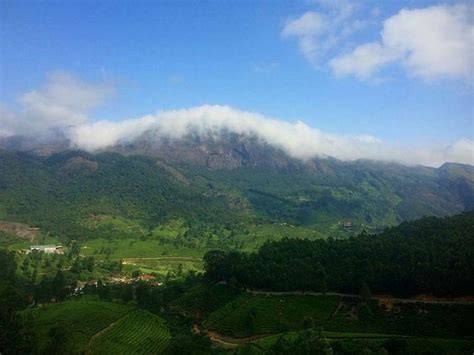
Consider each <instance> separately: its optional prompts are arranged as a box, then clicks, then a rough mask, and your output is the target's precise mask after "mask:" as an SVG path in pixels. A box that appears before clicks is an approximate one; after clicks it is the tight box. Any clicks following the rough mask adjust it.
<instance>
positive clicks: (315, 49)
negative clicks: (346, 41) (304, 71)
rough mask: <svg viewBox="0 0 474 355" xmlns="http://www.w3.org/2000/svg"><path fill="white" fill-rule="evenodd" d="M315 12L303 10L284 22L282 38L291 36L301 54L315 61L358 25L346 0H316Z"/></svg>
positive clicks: (352, 7)
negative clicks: (317, 9)
mask: <svg viewBox="0 0 474 355" xmlns="http://www.w3.org/2000/svg"><path fill="white" fill-rule="evenodd" d="M315 4H317V5H319V8H320V10H319V11H307V12H305V13H304V14H303V15H301V16H299V17H294V18H290V19H288V20H287V21H286V23H285V26H284V27H283V30H282V32H281V35H282V37H283V38H285V39H288V38H295V39H296V40H297V42H298V46H299V48H300V51H301V52H302V53H303V55H304V56H305V57H306V59H308V60H309V61H311V62H312V63H313V64H318V62H319V61H321V59H322V58H323V57H325V56H326V55H327V54H328V53H329V52H330V51H331V50H332V49H334V48H335V47H336V45H337V44H338V43H339V41H340V40H341V39H342V38H344V37H346V36H348V35H350V34H352V33H353V32H354V31H356V30H357V29H358V28H360V27H361V26H362V22H361V21H352V20H350V17H351V15H352V13H353V10H354V6H353V5H352V4H351V3H350V2H348V1H346V0H333V1H329V0H318V1H315Z"/></svg>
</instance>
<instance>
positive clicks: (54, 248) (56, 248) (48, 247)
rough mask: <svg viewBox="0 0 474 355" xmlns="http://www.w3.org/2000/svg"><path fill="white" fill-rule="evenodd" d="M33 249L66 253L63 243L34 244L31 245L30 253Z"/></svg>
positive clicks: (51, 252) (52, 252)
mask: <svg viewBox="0 0 474 355" xmlns="http://www.w3.org/2000/svg"><path fill="white" fill-rule="evenodd" d="M32 251H38V252H43V253H46V254H63V253H64V250H63V247H62V245H32V246H31V247H30V253H31V252H32Z"/></svg>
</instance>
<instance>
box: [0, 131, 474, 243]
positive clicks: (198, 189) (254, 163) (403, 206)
mask: <svg viewBox="0 0 474 355" xmlns="http://www.w3.org/2000/svg"><path fill="white" fill-rule="evenodd" d="M236 139H237V138H235V137H234V138H232V139H229V140H228V141H225V143H221V144H217V143H216V142H214V143H213V145H211V143H210V142H213V141H207V142H204V143H203V142H201V143H200V145H199V146H197V144H198V143H196V142H195V141H194V140H191V141H186V142H185V143H183V142H181V145H180V147H181V148H180V149H175V148H176V147H177V143H176V142H175V143H173V144H172V145H170V146H168V148H166V146H165V147H163V145H160V147H159V149H158V148H156V149H151V148H150V149H149V150H146V149H144V148H141V149H139V150H138V149H137V148H134V147H121V153H122V154H118V153H113V152H103V153H99V154H91V153H86V152H81V151H63V152H60V153H55V154H52V155H50V156H47V157H44V156H38V155H37V154H32V153H24V152H17V151H6V150H2V151H0V220H6V221H17V222H25V223H28V224H30V225H34V226H38V227H41V228H43V229H44V230H45V231H46V232H48V231H49V232H54V233H56V234H59V235H61V236H62V237H65V238H68V239H81V238H89V237H97V236H102V235H101V234H103V233H102V232H101V231H97V230H94V228H90V222H89V221H90V219H91V218H96V216H110V217H114V218H119V217H120V218H125V219H126V220H128V221H130V223H132V224H136V225H138V226H140V229H141V231H142V232H140V233H138V234H137V235H136V236H140V235H143V234H147V233H148V231H150V230H152V229H153V228H155V227H156V226H157V225H159V224H162V223H165V222H167V221H170V220H173V219H176V218H183V219H184V220H185V221H186V223H187V225H195V224H196V223H198V224H201V225H202V224H206V225H223V224H227V225H228V226H231V225H234V226H235V225H238V224H239V223H244V222H245V223H249V222H250V223H280V224H284V223H286V224H292V225H300V226H309V227H313V228H315V229H317V230H319V231H320V232H323V233H324V234H326V235H334V236H338V235H344V234H348V233H349V234H350V233H354V232H357V231H361V230H362V229H363V228H364V229H368V230H377V229H379V228H381V227H384V226H387V225H395V224H398V223H400V222H401V221H403V220H409V219H415V218H419V217H422V216H423V215H435V216H444V215H450V214H454V213H459V212H462V211H465V210H468V209H470V208H472V207H473V206H474V182H473V181H474V178H473V176H474V172H473V167H471V166H466V165H460V164H446V165H444V166H442V167H441V168H439V169H434V168H426V167H422V166H415V167H407V166H403V165H398V164H395V163H382V162H380V163H377V162H372V161H355V162H343V161H338V160H335V159H329V158H328V159H314V160H311V161H307V162H302V161H298V160H294V159H291V158H289V157H287V156H285V155H284V153H283V152H281V151H278V150H276V149H274V148H271V147H266V146H265V145H261V144H260V145H258V144H257V142H251V143H245V144H247V146H246V145H245V144H244V143H242V142H240V141H238V140H237V141H236ZM193 142H194V143H193ZM191 143H193V144H191ZM170 144H171V143H170ZM116 150H120V149H118V148H116ZM170 152H174V153H173V154H175V155H170V154H171V153H170ZM243 152H245V154H244V153H243ZM135 153H140V154H145V155H135ZM123 154H125V155H123ZM196 154H198V155H199V158H197V157H196ZM237 158H238V159H237ZM210 159H211V160H213V161H220V162H221V163H219V164H214V163H213V164H209V161H210ZM236 159H237V160H236ZM344 221H349V223H348V228H342V227H341V223H342V222H344ZM232 228H235V227H231V229H232Z"/></svg>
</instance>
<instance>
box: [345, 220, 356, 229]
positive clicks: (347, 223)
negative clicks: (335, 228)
mask: <svg viewBox="0 0 474 355" xmlns="http://www.w3.org/2000/svg"><path fill="white" fill-rule="evenodd" d="M342 227H343V228H344V229H352V228H354V223H353V222H352V221H351V220H350V219H349V220H346V221H343V222H342Z"/></svg>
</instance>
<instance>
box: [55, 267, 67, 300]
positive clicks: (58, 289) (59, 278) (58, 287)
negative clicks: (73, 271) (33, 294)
mask: <svg viewBox="0 0 474 355" xmlns="http://www.w3.org/2000/svg"><path fill="white" fill-rule="evenodd" d="M51 287H52V292H53V295H54V297H56V299H58V300H60V301H62V300H64V299H65V298H66V280H65V279H64V275H63V272H62V271H61V270H58V271H57V272H56V276H54V279H53V281H52V283H51Z"/></svg>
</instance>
